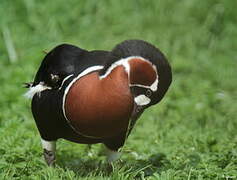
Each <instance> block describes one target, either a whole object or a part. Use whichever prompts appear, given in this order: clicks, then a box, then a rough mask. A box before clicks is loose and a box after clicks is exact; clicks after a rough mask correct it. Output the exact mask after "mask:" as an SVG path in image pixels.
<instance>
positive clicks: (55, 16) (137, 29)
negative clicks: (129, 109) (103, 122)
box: [0, 0, 237, 180]
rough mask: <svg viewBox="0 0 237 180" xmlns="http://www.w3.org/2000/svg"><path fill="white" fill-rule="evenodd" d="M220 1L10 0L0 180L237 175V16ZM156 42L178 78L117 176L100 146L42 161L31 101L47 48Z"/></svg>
mask: <svg viewBox="0 0 237 180" xmlns="http://www.w3.org/2000/svg"><path fill="white" fill-rule="evenodd" d="M235 7H236V2H235V1H220V0H206V1H199V0H181V1H171V0H166V1H162V0H150V1H142V0H131V1H127V0H121V1H112V0H111V1H110V0H108V1H106V0H100V1H96V0H91V1H84V0H82V1H76V0H68V1H67V2H66V1H63V0H58V1H57V2H56V1H46V0H42V1H35V0H14V1H8V0H1V5H0V17H1V18H0V83H1V85H0V87H1V94H0V179H50V180H51V179H96V180H97V179H98V180H100V179H116V180H117V179H121V180H123V179H135V178H137V179H162V180H168V179H170V180H171V179H200V180H201V179H236V178H237V130H236V129H237V118H236V117H237V103H236V102H237V56H236V48H237V26H236V22H237V13H236V8H235ZM134 38H136V39H143V40H146V41H149V42H151V43H153V44H155V45H156V46H157V47H159V48H160V49H161V50H162V51H163V52H164V53H165V54H166V55H167V57H168V59H169V61H170V63H171V65H172V68H173V77H174V80H173V83H172V86H171V88H170V90H169V92H168V93H167V95H166V97H165V98H164V100H163V101H162V102H161V103H160V104H158V105H157V106H154V107H152V108H150V109H148V110H147V111H146V112H145V113H144V114H143V116H142V117H141V119H140V120H139V121H138V124H137V125H136V128H135V129H134V131H133V132H132V134H131V136H130V137H129V139H128V141H127V142H126V145H125V147H124V151H125V153H124V155H123V156H122V162H118V163H116V164H115V166H114V171H113V172H110V171H109V170H108V167H107V166H106V164H105V161H104V159H105V157H104V156H101V155H100V145H94V146H93V147H92V156H91V157H89V156H88V155H87V150H86V146H85V145H78V144H74V143H70V142H67V141H64V140H60V141H59V142H58V150H57V158H58V161H57V166H56V168H48V167H47V166H46V165H45V163H44V161H43V158H42V149H41V145H40V137H39V134H38V132H37V128H36V126H35V123H34V120H33V118H32V115H31V112H30V102H29V101H28V100H26V99H24V98H23V96H22V94H23V93H24V92H25V89H23V88H22V87H21V84H22V82H27V81H31V80H32V79H33V77H34V74H35V72H36V70H37V68H38V67H39V64H40V62H41V59H42V58H43V56H44V54H43V53H42V51H43V50H50V49H52V48H53V47H54V46H56V45H57V44H60V43H63V42H68V43H72V44H75V45H78V46H81V47H82V48H86V49H90V50H92V49H107V50H109V49H111V48H112V47H113V46H114V45H115V44H117V43H119V42H121V41H123V40H125V39H134Z"/></svg>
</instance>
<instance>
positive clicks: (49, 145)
mask: <svg viewBox="0 0 237 180" xmlns="http://www.w3.org/2000/svg"><path fill="white" fill-rule="evenodd" d="M41 143H42V147H43V150H44V159H45V161H46V163H47V164H48V166H54V165H55V161H56V156H55V153H56V141H46V140H44V139H41Z"/></svg>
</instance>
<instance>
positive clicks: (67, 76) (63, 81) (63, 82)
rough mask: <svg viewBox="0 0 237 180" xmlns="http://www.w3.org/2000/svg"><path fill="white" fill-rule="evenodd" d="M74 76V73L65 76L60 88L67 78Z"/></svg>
mask: <svg viewBox="0 0 237 180" xmlns="http://www.w3.org/2000/svg"><path fill="white" fill-rule="evenodd" d="M72 76H73V74H71V75H68V76H67V77H65V78H64V79H63V82H62V84H61V86H60V88H59V90H60V89H61V88H62V87H63V84H64V82H65V81H66V80H68V79H69V78H70V77H72Z"/></svg>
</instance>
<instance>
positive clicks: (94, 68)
mask: <svg viewBox="0 0 237 180" xmlns="http://www.w3.org/2000/svg"><path fill="white" fill-rule="evenodd" d="M103 67H104V66H92V67H89V68H87V69H85V70H84V71H83V72H82V73H80V74H79V75H78V76H77V77H75V78H74V79H73V80H72V81H71V82H70V84H69V85H68V86H67V88H66V89H65V91H64V95H63V105H62V110H63V115H64V117H65V119H66V120H67V122H68V124H69V125H70V126H71V128H72V129H73V130H74V131H75V132H76V133H78V134H80V135H83V136H85V137H91V138H97V137H93V136H88V135H85V134H82V133H80V132H78V131H77V130H76V129H75V128H74V127H73V126H72V124H71V122H70V121H69V119H68V118H67V116H66V112H65V101H66V96H67V93H68V92H69V90H70V88H71V86H72V85H73V84H74V83H75V82H76V81H77V80H79V79H80V78H81V77H83V76H85V75H87V74H89V73H91V72H93V71H98V70H101V69H103Z"/></svg>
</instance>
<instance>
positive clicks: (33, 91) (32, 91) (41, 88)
mask: <svg viewBox="0 0 237 180" xmlns="http://www.w3.org/2000/svg"><path fill="white" fill-rule="evenodd" d="M46 89H51V87H48V86H45V85H43V84H42V83H39V84H37V85H36V86H32V87H30V88H29V90H28V91H27V92H26V93H25V94H24V96H25V97H26V98H28V99H32V98H33V96H34V95H35V94H36V93H40V92H42V91H44V90H46Z"/></svg>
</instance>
